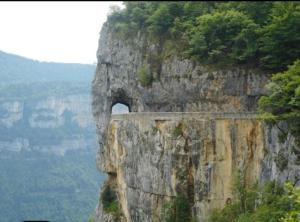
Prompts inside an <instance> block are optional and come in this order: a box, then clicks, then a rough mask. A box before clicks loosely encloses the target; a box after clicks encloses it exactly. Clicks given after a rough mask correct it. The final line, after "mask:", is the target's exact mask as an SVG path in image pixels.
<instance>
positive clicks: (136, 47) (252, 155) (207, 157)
mask: <svg viewBox="0 0 300 222" xmlns="http://www.w3.org/2000/svg"><path fill="white" fill-rule="evenodd" d="M163 50H164V49H161V48H160V47H159V45H155V44H150V43H149V42H148V41H147V39H146V38H145V37H144V36H142V35H140V34H139V35H137V36H136V37H135V38H133V39H131V40H127V41H125V40H122V39H120V38H118V37H116V35H115V33H113V32H112V31H111V30H110V29H109V27H108V26H107V25H104V26H103V28H102V30H101V33H100V40H99V48H98V52H97V58H98V64H97V70H96V74H95V76H94V80H93V82H92V94H93V101H92V109H93V115H94V118H95V120H96V125H97V135H98V142H99V150H98V154H97V166H98V168H99V169H100V170H101V171H104V172H106V173H108V174H109V180H108V182H107V185H106V186H108V185H113V187H114V189H115V192H116V193H117V196H118V201H119V203H120V206H121V212H122V215H123V216H121V217H119V221H137V222H138V221H161V217H162V216H161V212H160V211H161V210H162V208H163V205H164V204H165V203H166V201H168V200H172V199H174V198H175V197H176V196H177V194H178V193H185V194H186V195H187V196H188V197H189V199H190V200H191V203H192V205H191V208H192V212H193V215H194V216H195V217H196V218H198V220H199V221H205V220H206V218H207V214H208V211H209V210H210V209H212V208H214V207H222V206H224V204H225V202H226V201H227V200H230V198H232V194H231V191H230V186H231V183H232V178H233V174H234V169H237V168H240V169H244V170H245V172H246V178H247V181H248V182H249V183H250V182H252V181H254V180H256V179H258V180H259V181H264V180H268V179H279V180H281V181H284V180H286V179H292V180H294V181H297V180H298V179H297V178H300V173H299V161H298V159H299V158H298V157H297V155H296V153H297V152H298V151H295V152H294V148H295V145H294V142H293V139H291V140H290V141H286V142H285V143H279V141H278V130H277V129H276V128H269V127H267V126H265V125H264V124H262V123H261V122H260V121H258V120H256V119H255V117H253V116H250V118H248V116H247V115H245V116H244V117H245V118H244V117H243V114H237V113H243V112H251V111H256V109H257V100H258V98H259V97H260V96H261V95H263V94H265V91H264V85H265V84H266V83H267V82H268V81H269V77H270V76H269V75H267V74H264V73H261V72H260V71H259V70H255V69H249V68H245V67H243V68H242V67H231V68H226V69H218V68H213V69H212V68H209V67H207V66H204V65H202V64H201V63H197V62H193V61H190V60H187V59H182V58H179V57H177V56H175V55H172V56H168V57H164V58H163V59H161V60H160V61H156V63H155V62H153V61H152V60H151V59H149V58H156V57H159V52H161V51H163ZM142 67H146V69H147V70H149V71H150V72H151V75H152V76H153V78H154V79H153V81H152V82H151V84H149V85H148V86H142V85H141V83H140V81H139V79H138V73H139V72H140V70H141V68H142ZM115 103H123V104H125V105H128V106H129V109H130V111H132V112H139V113H141V114H138V113H135V114H132V115H130V114H129V115H127V116H122V118H120V119H114V118H116V116H115V117H113V119H111V108H112V106H113V105H114V104H115ZM145 112H170V113H168V114H163V117H161V116H156V114H152V115H153V116H151V115H150V114H145V115H143V113H145ZM174 112H182V113H181V114H171V113H174ZM187 112H218V113H222V112H225V113H228V112H232V113H233V114H230V115H229V116H228V115H227V116H226V115H225V114H224V115H225V116H223V117H222V116H218V115H219V114H216V115H212V114H210V113H209V114H205V115H203V114H201V115H200V116H197V115H198V114H191V113H187ZM184 113H187V115H185V114H184ZM139 115H142V118H139ZM158 115H161V114H158ZM178 115H179V116H178ZM193 115H196V116H194V118H191V117H192V116H193ZM129 116H130V117H129ZM176 127H180V128H182V129H181V130H182V134H181V133H180V135H178V136H177V137H174V135H173V134H174V133H173V131H174V130H175V128H176ZM175 131H176V130H175ZM177 131H179V132H180V130H177ZM179 132H177V133H176V132H175V134H178V133H179ZM296 149H297V150H298V148H296ZM287 160H288V161H287ZM297 161H298V162H297ZM298 183H299V182H298ZM188 191H189V192H188ZM96 219H97V221H101V222H106V221H113V220H114V217H113V216H112V215H111V214H107V213H106V212H105V211H103V206H102V203H101V198H100V199H99V204H98V206H97V215H96Z"/></svg>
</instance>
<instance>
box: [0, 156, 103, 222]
mask: <svg viewBox="0 0 300 222" xmlns="http://www.w3.org/2000/svg"><path fill="white" fill-rule="evenodd" d="M91 160H94V161H91ZM104 180H105V176H104V175H103V174H100V173H99V172H98V171H97V169H96V163H95V153H94V152H82V151H75V152H74V151H71V152H67V153H66V154H65V156H63V157H62V156H56V155H51V154H48V153H40V152H25V151H22V152H21V153H15V152H5V151H2V152H1V157H0V181H1V186H0V195H1V201H0V215H1V220H3V221H24V220H49V221H57V222H63V221H74V222H82V221H87V218H88V215H89V214H90V213H91V212H93V210H94V209H95V206H96V204H97V195H98V190H99V187H100V185H101V184H102V183H103V181H104Z"/></svg>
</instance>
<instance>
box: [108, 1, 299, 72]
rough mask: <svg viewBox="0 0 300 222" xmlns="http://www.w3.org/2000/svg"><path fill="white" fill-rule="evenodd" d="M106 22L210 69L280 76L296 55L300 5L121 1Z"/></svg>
mask: <svg viewBox="0 0 300 222" xmlns="http://www.w3.org/2000/svg"><path fill="white" fill-rule="evenodd" d="M125 6H126V7H125V8H124V9H122V10H120V9H114V10H112V13H111V14H110V15H109V16H108V20H107V23H108V24H109V25H110V27H111V28H113V29H114V30H115V32H116V33H119V34H120V36H122V37H126V38H131V37H133V36H134V35H136V34H137V33H138V32H141V33H142V34H144V35H145V36H147V37H148V38H149V39H150V40H151V41H158V42H160V43H162V46H164V44H166V43H168V44H169V45H170V43H171V44H172V47H170V48H172V49H176V53H177V54H178V55H181V56H185V57H188V58H192V59H196V60H199V61H200V62H202V63H211V64H218V63H220V64H224V63H226V64H231V65H235V64H246V63H247V64H253V65H255V66H258V67H260V68H261V69H266V70H270V71H283V70H284V69H286V67H287V65H291V64H292V63H293V62H294V61H295V60H296V59H298V58H299V55H300V48H299V47H298V46H299V45H300V3H299V2H191V1H179V2H172V1H171V2H125Z"/></svg>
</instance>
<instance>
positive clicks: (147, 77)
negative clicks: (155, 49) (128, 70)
mask: <svg viewBox="0 0 300 222" xmlns="http://www.w3.org/2000/svg"><path fill="white" fill-rule="evenodd" d="M138 80H139V82H140V83H141V85H142V86H144V87H145V86H149V85H150V84H151V83H152V75H151V73H150V71H149V70H148V69H147V67H146V66H142V67H141V68H140V69H139V70H138Z"/></svg>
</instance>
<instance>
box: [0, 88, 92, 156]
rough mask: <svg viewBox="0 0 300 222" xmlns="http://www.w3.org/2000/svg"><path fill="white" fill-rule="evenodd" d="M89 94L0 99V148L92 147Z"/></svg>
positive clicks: (50, 150)
mask: <svg viewBox="0 0 300 222" xmlns="http://www.w3.org/2000/svg"><path fill="white" fill-rule="evenodd" d="M89 101H90V99H89V95H88V94H81V95H69V96H66V97H64V98H57V97H51V96H48V97H45V98H43V99H38V100H16V101H14V100H12V101H9V100H7V101H3V102H0V132H1V135H0V151H15V152H20V151H22V150H27V151H30V150H32V151H41V152H44V153H53V154H57V155H64V154H65V152H66V151H67V150H76V149H81V150H93V149H94V147H95V145H96V144H95V139H94V137H93V136H92V135H93V130H94V129H95V127H94V124H93V120H92V116H91V114H90V113H91V110H90V106H89Z"/></svg>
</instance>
